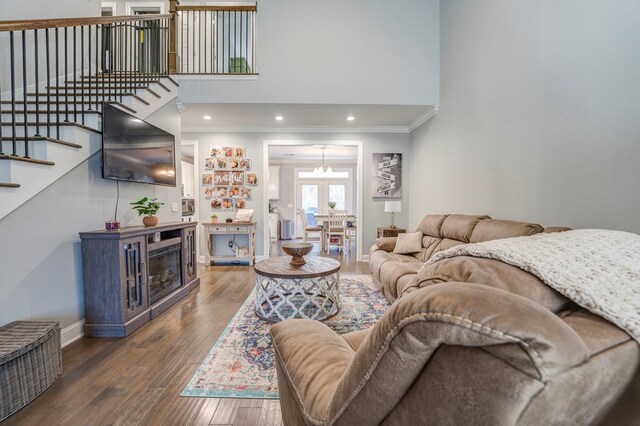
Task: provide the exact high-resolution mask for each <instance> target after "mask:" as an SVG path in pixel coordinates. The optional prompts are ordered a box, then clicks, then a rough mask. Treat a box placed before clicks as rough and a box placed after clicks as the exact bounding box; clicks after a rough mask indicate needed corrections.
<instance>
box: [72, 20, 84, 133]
mask: <svg viewBox="0 0 640 426" xmlns="http://www.w3.org/2000/svg"><path fill="white" fill-rule="evenodd" d="M76 44H77V43H76V27H73V71H72V73H73V80H74V81H75V80H76V78H77V73H78V64H77V61H76V59H77V57H78V55H77V54H76V53H77V52H76V50H77V49H76ZM80 80H82V75H80ZM73 100H74V101H75V103H74V107H73V121H74V122H75V123H77V122H78V92H76V91H75V90H74V91H73ZM82 102H84V99H81V100H80V104H79V105H80V106H81V107H82Z"/></svg>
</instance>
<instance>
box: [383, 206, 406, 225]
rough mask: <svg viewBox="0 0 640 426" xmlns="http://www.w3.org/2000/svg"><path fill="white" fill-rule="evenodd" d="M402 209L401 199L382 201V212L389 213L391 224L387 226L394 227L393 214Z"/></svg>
mask: <svg viewBox="0 0 640 426" xmlns="http://www.w3.org/2000/svg"><path fill="white" fill-rule="evenodd" d="M401 211H402V202H401V201H385V202H384V212H385V213H391V225H390V226H389V228H391V229H395V227H396V225H395V223H394V220H393V219H394V218H393V217H394V216H395V214H396V213H400V212H401Z"/></svg>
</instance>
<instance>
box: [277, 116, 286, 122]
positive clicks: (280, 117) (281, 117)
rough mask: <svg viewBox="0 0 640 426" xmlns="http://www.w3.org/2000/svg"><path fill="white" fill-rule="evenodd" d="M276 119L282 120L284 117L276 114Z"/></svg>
mask: <svg viewBox="0 0 640 426" xmlns="http://www.w3.org/2000/svg"><path fill="white" fill-rule="evenodd" d="M276 120H278V121H282V120H284V117H283V116H281V115H276Z"/></svg>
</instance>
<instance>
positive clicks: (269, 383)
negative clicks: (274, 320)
mask: <svg viewBox="0 0 640 426" xmlns="http://www.w3.org/2000/svg"><path fill="white" fill-rule="evenodd" d="M254 291H255V290H254ZM254 300H255V295H254V292H251V294H250V295H249V297H247V300H245V301H244V303H243V304H242V306H241V307H240V309H239V310H238V312H237V313H236V315H235V316H234V317H233V319H232V320H231V322H230V323H229V325H228V326H227V328H226V329H225V330H224V332H223V333H222V335H221V336H220V338H219V339H218V341H217V342H216V344H215V345H214V346H213V349H211V351H210V352H209V354H208V355H207V357H206V358H205V360H204V362H203V363H202V365H201V366H200V367H199V368H198V370H197V371H196V373H195V375H194V376H193V378H192V379H191V381H190V382H189V384H188V385H187V387H185V388H184V390H183V391H182V393H181V395H182V396H194V397H211V398H259V399H277V398H278V383H277V377H276V368H275V360H274V353H273V347H272V345H271V337H270V336H269V328H270V327H271V323H270V322H267V321H264V320H261V319H259V318H258V317H257V316H256V314H255V312H254ZM340 300H341V302H342V308H341V309H340V312H338V314H337V315H336V316H334V317H333V318H331V319H329V320H327V321H325V324H327V325H328V326H329V327H331V328H332V329H333V330H335V331H336V332H337V333H340V334H343V333H348V332H350V331H356V330H361V329H364V328H368V327H370V326H372V325H373V324H375V322H376V321H377V320H378V319H379V318H380V317H381V316H382V314H383V313H384V312H385V311H386V310H387V308H388V307H389V302H387V300H386V299H385V297H384V296H383V295H382V293H381V292H380V291H379V290H377V289H376V288H375V287H374V285H373V283H372V281H371V277H370V276H368V275H342V276H341V277H340Z"/></svg>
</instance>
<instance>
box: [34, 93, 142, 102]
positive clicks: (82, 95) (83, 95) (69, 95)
mask: <svg viewBox="0 0 640 426" xmlns="http://www.w3.org/2000/svg"><path fill="white" fill-rule="evenodd" d="M105 95H110V96H113V97H116V98H117V97H118V96H131V97H133V98H136V99H137V100H139V101H140V102H142V103H143V104H146V105H151V104H150V103H149V101H147V100H146V99H144V98H142V97H140V96H139V95H136V94H135V93H131V92H107V93H97V92H95V93H91V94H89V93H65V94H64V95H58V96H57V98H95V97H103V98H104V97H105ZM27 96H39V97H42V98H47V97H48V98H51V95H50V94H49V95H48V94H46V93H38V94H37V95H36V94H35V93H27ZM47 102H49V101H47ZM86 103H88V102H86Z"/></svg>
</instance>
